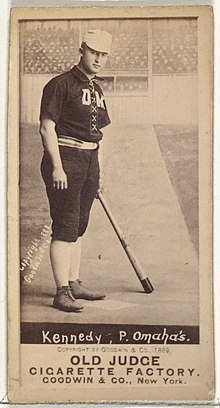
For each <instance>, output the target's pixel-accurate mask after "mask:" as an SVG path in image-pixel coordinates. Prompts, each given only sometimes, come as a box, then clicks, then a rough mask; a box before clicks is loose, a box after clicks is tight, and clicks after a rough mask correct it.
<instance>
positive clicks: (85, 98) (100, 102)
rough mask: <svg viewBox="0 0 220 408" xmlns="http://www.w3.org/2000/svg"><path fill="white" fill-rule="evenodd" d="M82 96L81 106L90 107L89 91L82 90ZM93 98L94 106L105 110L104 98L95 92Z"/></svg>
mask: <svg viewBox="0 0 220 408" xmlns="http://www.w3.org/2000/svg"><path fill="white" fill-rule="evenodd" d="M82 92H83V95H82V104H83V105H91V103H92V101H91V93H90V90H89V89H82ZM95 98H96V105H97V107H98V108H102V109H105V104H104V100H105V98H104V96H103V95H99V93H98V92H97V91H95Z"/></svg>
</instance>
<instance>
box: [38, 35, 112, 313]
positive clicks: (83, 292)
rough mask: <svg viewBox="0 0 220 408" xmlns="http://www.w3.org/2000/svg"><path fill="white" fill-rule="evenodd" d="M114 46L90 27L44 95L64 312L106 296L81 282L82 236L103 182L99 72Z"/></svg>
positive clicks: (45, 172)
mask: <svg viewBox="0 0 220 408" xmlns="http://www.w3.org/2000/svg"><path fill="white" fill-rule="evenodd" d="M110 50H111V35H110V34H109V33H107V32H105V31H100V30H89V31H86V32H85V34H84V38H83V42H82V45H81V48H80V61H79V63H78V65H76V66H74V67H73V68H72V69H71V70H70V71H69V72H65V73H64V74H61V75H59V76H57V77H55V78H53V79H52V80H50V81H49V82H48V83H47V85H46V86H45V87H44V90H43V96H42V101H41V112H40V134H41V137H42V142H43V146H44V156H43V159H42V163H41V172H42V177H43V180H44V182H45V185H46V192H47V196H48V200H49V205H50V214H51V218H52V235H51V236H52V240H51V245H50V259H51V265H52V270H53V274H54V279H55V282H56V286H57V293H56V295H55V297H54V301H53V306H54V307H55V308H57V309H59V310H63V311H66V312H78V311H80V310H82V309H83V306H82V304H81V302H80V301H79V300H78V299H86V300H100V299H104V297H105V295H104V294H102V293H98V292H95V291H92V290H89V289H87V288H85V287H84V286H83V285H82V282H81V281H80V280H79V268H80V258H81V239H80V238H81V236H82V235H83V234H84V233H85V231H86V228H87V225H88V220H89V213H90V209H91V206H92V203H93V200H94V198H95V196H96V193H97V190H98V187H99V163H98V148H99V142H100V140H101V139H102V132H101V129H102V128H103V127H105V126H107V125H108V124H109V123H110V119H109V116H108V112H107V108H106V103H105V98H104V95H103V92H102V89H101V87H100V85H99V78H98V77H96V74H97V73H98V72H99V71H100V70H101V69H102V68H104V66H105V63H106V61H107V58H108V55H109V53H110Z"/></svg>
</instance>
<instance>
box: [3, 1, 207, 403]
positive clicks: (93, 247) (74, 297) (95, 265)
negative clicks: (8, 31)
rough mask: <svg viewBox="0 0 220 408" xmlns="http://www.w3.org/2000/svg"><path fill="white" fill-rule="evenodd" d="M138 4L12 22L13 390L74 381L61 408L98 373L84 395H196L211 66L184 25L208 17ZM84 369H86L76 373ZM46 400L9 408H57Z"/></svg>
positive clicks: (191, 26) (197, 31) (197, 27)
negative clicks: (39, 407) (17, 384)
mask: <svg viewBox="0 0 220 408" xmlns="http://www.w3.org/2000/svg"><path fill="white" fill-rule="evenodd" d="M148 9H149V8H146V9H145V11H146V12H143V13H142V14H141V13H139V11H140V10H138V12H137V9H136V8H135V10H136V12H134V13H133V12H132V8H127V9H126V8H124V10H123V9H121V11H120V12H119V11H118V12H115V10H113V11H112V12H109V15H108V12H107V11H106V10H105V12H102V13H100V10H99V9H98V10H95V9H93V10H89V9H86V10H84V11H82V9H81V10H80V12H79V13H78V14H77V12H75V13H74V12H73V16H72V17H71V13H69V14H68V13H65V12H64V13H63V15H60V16H57V14H56V11H55V9H54V10H53V11H54V13H52V14H49V13H45V17H44V16H43V14H42V10H41V13H40V9H39V17H38V13H37V9H36V12H35V16H31V14H29V15H28V14H27V12H26V13H22V9H21V10H20V15H18V16H16V17H15V20H16V23H17V25H16V34H14V35H15V36H16V46H15V50H16V53H17V57H18V60H17V62H16V63H17V71H16V74H17V78H16V81H17V82H16V86H15V85H14V88H13V85H12V88H11V89H10V92H11V93H12V92H13V90H12V89H14V90H15V89H16V95H17V116H16V118H17V124H16V126H17V130H18V134H17V135H16V136H15V138H17V141H16V143H15V144H16V146H15V147H14V149H16V150H14V153H15V152H16V155H14V154H13V153H12V151H13V149H11V152H10V146H9V154H10V155H11V156H10V157H11V161H12V162H11V163H12V167H13V165H14V164H15V163H14V164H13V161H14V162H16V163H17V167H16V169H17V170H16V171H17V173H16V177H17V179H18V182H19V191H18V195H17V201H16V203H17V204H16V205H17V207H16V208H17V210H18V214H19V215H18V219H17V220H16V222H17V224H16V228H17V231H18V238H17V243H18V244H19V248H18V250H17V253H16V256H15V257H14V260H15V258H16V260H17V259H19V265H17V269H19V275H18V280H19V284H18V287H17V300H18V305H17V307H18V309H19V310H18V315H17V318H18V320H17V322H16V327H17V329H18V333H17V336H18V337H17V338H18V342H19V344H20V346H21V347H20V348H19V350H20V351H19V352H20V354H21V362H20V364H21V372H22V380H21V384H22V386H24V387H26V386H27V384H29V383H30V384H31V387H35V388H36V387H37V386H38V387H39V384H41V385H40V386H42V387H43V389H45V390H46V387H47V388H48V389H49V391H50V392H52V390H53V388H54V387H55V388H56V387H58V388H60V387H68V385H67V384H69V383H71V384H72V385H71V386H72V387H73V386H74V384H77V387H79V388H80V387H81V388H80V391H79V393H78V395H80V393H81V392H82V387H83V384H84V387H85V383H86V387H88V396H87V397H86V398H84V397H83V398H81V397H80V396H79V397H77V398H78V399H75V398H76V397H75V396H73V401H75V400H77V401H83V400H88V399H87V398H90V387H92V385H93V387H95V384H100V383H101V382H100V381H101V378H102V377H103V378H104V380H105V381H106V383H107V385H106V386H107V387H108V392H107V393H106V394H105V393H100V396H99V397H98V396H97V399H96V400H105V399H106V400H108V401H109V400H115V399H119V400H121V399H124V400H126V398H125V396H123V397H122V396H121V395H122V394H120V392H121V387H122V384H123V387H124V392H125V387H129V386H130V385H132V387H133V391H134V392H135V390H136V387H139V388H141V385H142V390H141V392H140V398H139V397H138V398H137V396H136V397H135V398H134V397H133V399H147V398H148V396H147V393H146V388H144V384H145V387H146V384H155V385H156V386H159V387H164V388H166V390H165V394H164V396H165V397H164V398H165V399H166V395H169V398H170V392H171V393H172V387H175V386H176V387H177V389H175V392H176V394H175V395H176V399H181V398H182V395H186V396H187V390H185V388H186V386H188V387H190V386H191V387H194V388H195V389H197V388H196V387H198V389H199V387H200V386H201V383H200V382H199V381H200V378H199V377H200V369H201V367H200V366H199V364H200V363H199V362H200V352H201V351H200V346H201V347H202V346H203V342H204V327H203V324H204V311H203V310H202V308H201V304H203V302H204V296H203V289H204V281H201V279H202V276H203V279H206V283H205V286H206V287H207V293H208V295H207V298H206V299H207V304H208V306H207V316H209V318H208V324H209V330H210V336H212V334H211V333H212V320H211V313H210V309H209V307H211V303H210V301H209V299H210V297H211V257H210V245H211V235H210V230H209V224H207V225H206V221H207V220H208V218H207V217H209V206H210V205H211V190H210V178H209V177H210V174H211V156H210V149H211V138H210V135H211V133H209V131H210V132H211V119H210V118H211V115H210V116H207V117H205V115H204V117H203V119H202V115H201V112H203V109H204V106H205V105H204V103H203V102H204V100H205V103H206V104H207V105H206V106H207V115H208V114H209V112H210V109H211V106H210V105H209V103H210V101H209V100H208V97H207V95H208V94H209V92H211V83H210V78H211V71H209V72H208V71H207V73H206V77H205V76H203V75H205V74H203V65H202V64H203V63H204V65H205V64H206V62H207V60H208V56H207V55H206V54H205V53H202V52H201V49H202V46H203V44H202V39H203V38H204V36H207V33H208V30H209V27H208V23H207V26H203V32H202V28H201V23H200V21H201V18H202V13H203V12H204V21H206V22H209V21H211V13H209V12H210V9H209V8H206V7H201V8H199V7H197V8H196V10H195V8H193V12H191V8H190V7H186V8H185V10H184V8H178V7H177V8H168V9H175V11H176V13H175V12H174V13H172V11H171V10H168V13H167V15H166V13H165V15H164V13H163V12H161V8H160V9H159V12H158V15H155V14H154V12H153V11H152V15H151V13H150V11H151V10H149V12H148ZM153 9H155V8H153ZM46 10H47V9H45V11H46ZM61 10H62V9H61ZM64 10H65V9H64ZM111 10H112V9H110V11H111ZM197 10H198V15H197V13H196V11H197ZM71 11H72V10H71ZM184 11H186V12H184ZM200 12H201V16H200ZM120 13H121V14H120ZM53 14H54V17H53ZM61 14H62V13H61ZM12 28H13V27H12ZM206 30H207V31H206ZM209 36H210V37H209V38H211V34H209ZM210 41H211V40H210ZM211 49H212V45H211V43H210V50H211ZM200 52H201V54H200ZM203 54H204V55H203ZM13 56H14V55H13ZM11 58H12V57H11ZM11 61H12V60H11ZM207 66H208V63H207ZM11 69H12V70H13V69H14V67H13V64H12V65H11ZM209 69H210V68H209ZM201 78H203V79H204V80H205V82H206V85H207V88H205V91H206V90H207V92H206V93H205V91H204V90H203V89H202V88H201ZM11 98H12V97H11ZM202 103H203V105H202ZM201 107H202V109H201ZM203 120H204V121H205V120H206V122H205V123H206V128H204V127H203V130H204V133H205V137H206V138H205V140H204V139H203V141H202V142H201V136H202V134H201V131H200V130H201V126H202V123H203ZM18 124H19V125H18ZM9 127H10V119H9ZM206 129H208V130H209V131H208V130H207V131H206ZM10 140H11V141H12V139H10ZM202 171H204V172H206V173H205V177H203V176H204V174H202ZM16 177H15V178H16ZM12 185H13V182H11V186H12ZM9 192H10V191H9ZM201 203H202V204H201ZM210 225H211V224H210ZM15 230H16V229H15ZM15 230H14V233H15ZM205 251H207V252H205ZM205 254H207V258H206V260H207V263H206V264H204V256H206V255H205ZM10 256H11V255H10V252H9V258H10ZM16 262H17V261H16ZM201 265H205V268H206V269H205V271H204V270H203V269H202V267H201ZM202 270H203V272H202ZM207 282H208V283H207ZM9 302H10V301H9ZM13 302H14V300H13ZM13 302H12V303H13ZM13 304H14V303H13ZM12 307H15V305H14V306H12ZM19 333H20V334H19ZM209 342H210V343H209V344H210V347H211V340H209ZM103 346H105V347H103ZM184 346H185V348H184V353H183V352H182V351H181V348H182V347H184ZM33 347H36V350H38V348H37V347H40V348H41V352H40V354H38V353H36V355H35V356H33V354H35V353H33V350H35V349H34V348H33ZM118 347H119V348H118ZM132 347H133V348H132ZM172 347H174V349H172ZM42 350H43V353H42ZM50 350H51V352H50ZM86 350H87V352H86V353H85V351H86ZM94 352H95V354H94ZM175 352H176V353H177V354H176V355H178V356H181V357H178V358H177V360H178V361H176V360H174V362H173V360H172V363H171V356H172V355H173V353H175ZM54 353H55V354H54ZM64 355H65V358H66V357H67V355H68V359H69V360H70V362H69V363H68V364H70V365H71V367H69V366H67V367H66V364H67V362H66V360H65V364H64V366H65V369H64V368H61V367H60V366H59V364H60V363H59V364H58V361H63V362H64ZM55 356H56V357H57V358H56V357H55ZM193 356H195V360H194V361H193V358H194V357H193ZM34 357H35V360H33V359H34ZM47 358H48V360H46V359H47ZM106 358H107V360H106ZM207 359H208V360H209V364H210V366H212V351H211V350H210V354H209V353H208V355H207ZM205 360H206V359H205ZM33 361H35V362H33ZM54 361H56V364H55V365H56V368H55V367H53V366H52V364H53V362H54ZM192 361H193V363H192ZM44 362H45V365H44ZM184 362H185V364H186V366H184ZM87 365H88V366H91V367H93V370H94V372H93V373H92V374H91V370H90V373H87V375H86V374H85V372H83V373H81V372H80V367H84V368H85V370H86V367H87ZM100 365H101V366H102V365H103V366H104V367H105V368H103V369H101V366H100ZM108 366H110V367H115V369H117V370H119V374H118V376H117V375H116V376H115V377H114V374H115V373H114V372H112V373H111V372H110V371H109V370H111V368H108ZM146 366H150V367H151V368H150V369H148V370H146ZM154 366H155V367H154ZM157 366H158V367H160V368H158V367H157ZM51 367H52V368H51ZM73 367H74V368H73ZM125 367H126V375H125V374H123V375H122V374H121V370H122V369H125ZM70 368H71V369H70ZM84 368H83V369H82V370H84ZM77 369H78V371H76V372H75V371H73V370H77ZM91 369H92V368H91ZM143 369H144V370H143ZM100 370H104V373H103V371H100ZM112 370H113V368H112ZM149 370H150V371H149ZM88 374H89V375H88ZM206 374H207V375H208V376H210V381H211V382H212V374H213V371H212V370H211V371H210V373H209V374H208V372H206ZM111 376H113V377H111ZM105 377H106V378H105ZM107 377H109V382H110V384H108V379H107ZM68 378H69V380H68ZM114 378H115V380H114V381H112V380H113V379H114ZM36 379H37V382H36V385H34V383H35V380H36ZM105 381H104V382H105ZM42 383H43V384H42ZM91 384H92V385H91ZM184 384H185V386H184ZM149 386H151V385H149ZM169 386H171V390H170V389H168V388H169ZM69 387H70V385H69ZM112 387H113V389H114V388H115V391H113V389H112ZM132 387H131V388H132ZM178 387H179V388H181V391H180V390H179V391H178ZM210 387H211V389H212V388H213V383H211V385H210ZM12 388H13V387H12ZM102 388H104V386H103V385H102ZM152 388H155V387H154V386H152ZM91 389H92V388H91ZM198 389H197V391H195V393H198ZM57 391H58V392H59V390H56V392H57ZM92 392H93V391H92ZM109 392H110V395H112V396H111V397H110V396H109V394H108V393H109ZM126 392H127V388H126ZM155 392H156V391H155ZM184 392H186V393H185V394H184ZM204 392H205V391H204ZM145 393H146V394H145ZM166 393H167V394H166ZM195 393H194V394H192V395H193V397H194V399H200V398H199V394H197V396H196V395H195ZM55 394H56V393H55ZM55 394H54V396H51V397H48V396H47V400H44V399H41V398H43V396H42V397H39V399H38V400H36V397H34V398H33V399H29V400H20V399H19V398H20V397H19V396H17V398H18V400H16V401H19V402H20V401H22V402H23V401H25V402H28V401H31V402H41V401H43V402H53V401H56V402H64V401H66V402H67V401H72V399H71V397H70V396H68V398H66V397H63V398H64V399H63V400H61V399H58V400H54V398H55ZM17 395H18V394H17ZM42 395H43V394H42ZM51 395H52V394H51ZM59 395H60V394H59ZM68 395H69V394H68ZM91 395H93V394H91ZM133 395H134V394H133ZM208 395H211V394H210V388H209V391H208ZM144 396H145V397H144ZM153 398H155V394H154V391H153V392H152V397H151V396H150V399H153ZM187 398H188V399H190V397H189V396H187V397H186V399H187ZM128 399H131V397H129V398H128ZM182 399H184V398H182ZM207 399H210V397H207Z"/></svg>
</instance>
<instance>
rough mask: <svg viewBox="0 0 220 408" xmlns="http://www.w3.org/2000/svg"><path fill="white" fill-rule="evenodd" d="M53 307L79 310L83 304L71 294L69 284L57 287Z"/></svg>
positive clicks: (72, 310) (70, 310)
mask: <svg viewBox="0 0 220 408" xmlns="http://www.w3.org/2000/svg"><path fill="white" fill-rule="evenodd" d="M53 307H55V308H56V309H59V310H62V311H63V312H79V311H80V310H82V309H83V306H82V304H81V303H80V302H78V301H77V300H76V299H75V298H74V297H73V295H72V292H71V290H70V288H69V286H62V288H57V293H56V295H55V297H54V300H53Z"/></svg>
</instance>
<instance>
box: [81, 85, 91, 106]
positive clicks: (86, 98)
mask: <svg viewBox="0 0 220 408" xmlns="http://www.w3.org/2000/svg"><path fill="white" fill-rule="evenodd" d="M82 91H83V96H82V104H83V105H91V94H90V90H89V89H82Z"/></svg>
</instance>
